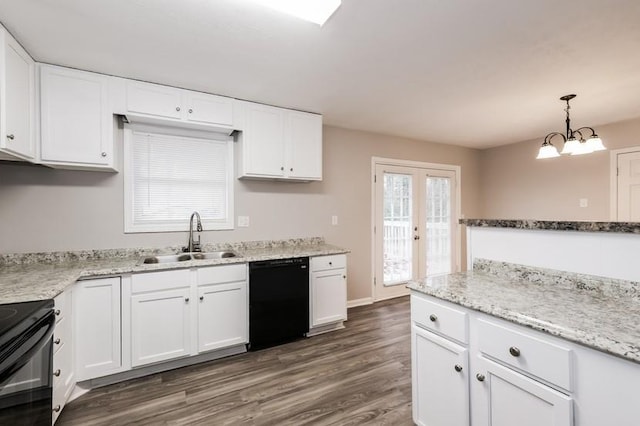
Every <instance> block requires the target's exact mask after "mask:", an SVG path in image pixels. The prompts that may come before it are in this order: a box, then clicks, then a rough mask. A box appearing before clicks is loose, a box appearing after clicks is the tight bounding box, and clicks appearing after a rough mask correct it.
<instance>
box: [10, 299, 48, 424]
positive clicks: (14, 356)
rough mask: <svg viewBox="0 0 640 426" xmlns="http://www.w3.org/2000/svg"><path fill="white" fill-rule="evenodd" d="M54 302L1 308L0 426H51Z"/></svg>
mask: <svg viewBox="0 0 640 426" xmlns="http://www.w3.org/2000/svg"><path fill="white" fill-rule="evenodd" d="M54 326H55V315H54V313H53V300H42V301H34V302H23V303H11V304H4V305H0V424H13V425H25V426H26V425H29V426H35V425H43V426H44V425H47V426H50V425H51V418H52V412H51V408H52V407H51V406H52V375H51V364H52V348H51V346H52V344H51V340H52V338H51V337H52V335H53V329H54Z"/></svg>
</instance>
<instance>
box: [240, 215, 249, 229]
mask: <svg viewBox="0 0 640 426" xmlns="http://www.w3.org/2000/svg"><path fill="white" fill-rule="evenodd" d="M248 226H249V216H238V228H247V227H248Z"/></svg>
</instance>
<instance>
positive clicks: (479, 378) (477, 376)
mask: <svg viewBox="0 0 640 426" xmlns="http://www.w3.org/2000/svg"><path fill="white" fill-rule="evenodd" d="M476 379H478V381H479V382H484V374H480V373H478V374H476Z"/></svg>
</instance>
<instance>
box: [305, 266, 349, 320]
mask: <svg viewBox="0 0 640 426" xmlns="http://www.w3.org/2000/svg"><path fill="white" fill-rule="evenodd" d="M309 267H310V270H311V274H310V278H311V279H310V280H309V283H310V291H309V295H310V297H309V316H310V318H309V326H310V329H311V330H310V331H311V332H313V328H317V327H321V326H326V325H328V324H332V323H342V321H345V320H346V319H347V257H346V256H345V255H343V254H339V255H333V256H316V257H312V258H311V259H310V263H309Z"/></svg>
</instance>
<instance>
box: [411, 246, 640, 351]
mask: <svg viewBox="0 0 640 426" xmlns="http://www.w3.org/2000/svg"><path fill="white" fill-rule="evenodd" d="M409 288H411V289H412V290H415V291H418V292H421V293H424V294H427V295H430V296H434V297H436V298H439V299H443V300H447V301H449V302H453V303H457V304H459V305H461V306H464V307H466V308H470V309H474V310H476V311H480V312H484V313H486V314H489V315H493V316H495V317H498V318H502V319H505V320H508V321H511V322H514V323H517V324H519V325H523V326H526V327H530V328H532V329H535V330H539V331H542V332H545V333H548V334H551V335H554V336H558V337H562V338H564V339H567V340H570V341H573V342H576V343H580V344H582V345H585V346H588V347H591V348H594V349H598V350H600V351H603V352H607V353H609V354H612V355H616V356H619V357H622V358H625V359H627V360H631V361H634V362H637V363H640V283H638V282H631V281H622V280H613V279H607V278H600V277H593V276H589V275H581V274H574V273H565V272H560V271H552V270H545V269H540V268H533V267H528V266H522V265H513V264H508V263H504V262H494V261H486V260H481V259H476V260H475V261H474V270H473V271H470V272H462V273H456V274H450V275H441V276H435V277H430V278H426V279H423V280H420V281H414V282H411V283H409Z"/></svg>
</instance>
